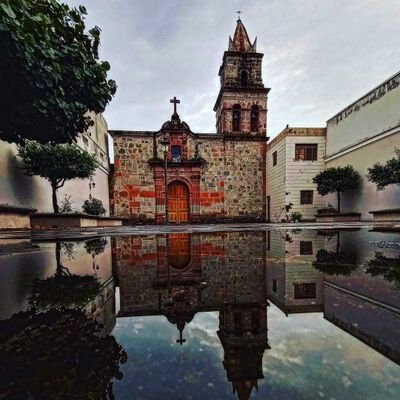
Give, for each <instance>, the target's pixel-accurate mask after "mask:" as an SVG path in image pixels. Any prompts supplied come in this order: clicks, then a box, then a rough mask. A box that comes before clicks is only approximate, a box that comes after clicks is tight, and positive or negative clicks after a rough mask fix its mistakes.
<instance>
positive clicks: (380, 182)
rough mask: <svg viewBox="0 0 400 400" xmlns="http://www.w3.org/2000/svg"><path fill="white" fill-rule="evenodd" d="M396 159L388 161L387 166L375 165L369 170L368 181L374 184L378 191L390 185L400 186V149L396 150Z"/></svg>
mask: <svg viewBox="0 0 400 400" xmlns="http://www.w3.org/2000/svg"><path fill="white" fill-rule="evenodd" d="M394 152H395V154H396V157H393V158H391V159H390V160H388V161H386V164H384V165H382V164H380V163H375V164H374V165H373V167H372V168H368V175H367V177H368V180H369V181H371V182H374V183H375V184H376V186H377V188H378V190H382V189H384V188H385V187H386V186H388V185H399V186H400V149H395V151H394Z"/></svg>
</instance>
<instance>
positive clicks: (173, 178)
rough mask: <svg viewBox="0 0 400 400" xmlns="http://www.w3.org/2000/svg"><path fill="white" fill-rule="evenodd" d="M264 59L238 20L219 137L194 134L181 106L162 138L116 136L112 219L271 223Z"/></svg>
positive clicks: (225, 74) (225, 65)
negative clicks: (266, 162)
mask: <svg viewBox="0 0 400 400" xmlns="http://www.w3.org/2000/svg"><path fill="white" fill-rule="evenodd" d="M262 58H263V54H262V53H258V52H257V49H256V39H255V40H254V42H253V43H252V42H251V41H250V39H249V36H248V34H247V32H246V29H245V27H244V25H243V23H242V21H241V20H240V19H239V20H238V21H237V26H236V30H235V33H234V36H233V38H229V48H228V50H227V51H225V53H224V55H223V60H222V65H221V67H220V69H219V76H220V81H221V87H220V91H219V93H218V96H217V100H216V102H215V106H214V111H215V113H216V133H195V132H193V131H192V130H191V129H190V127H189V125H188V124H187V123H186V122H184V121H183V120H181V118H180V116H179V114H178V112H177V103H179V100H177V99H176V98H174V99H173V100H171V102H172V103H174V112H173V114H172V116H171V119H170V120H169V121H166V122H165V123H164V124H162V126H161V129H159V130H158V131H115V130H114V131H110V134H111V136H112V137H113V141H114V171H113V174H112V178H111V188H110V189H111V190H110V192H111V199H110V206H111V212H112V214H113V215H116V216H121V217H127V218H129V219H130V220H131V221H143V222H156V223H163V222H165V221H169V222H174V223H184V222H197V221H202V222H207V221H214V222H215V221H219V220H221V221H249V222H250V221H252V222H256V221H264V220H265V215H266V195H265V193H266V164H265V160H266V151H267V140H268V137H267V95H268V92H269V89H268V88H266V87H264V84H263V81H262V74H261V69H262V68H261V67H262ZM165 156H166V162H165ZM166 206H167V207H166Z"/></svg>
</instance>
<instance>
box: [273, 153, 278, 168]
mask: <svg viewBox="0 0 400 400" xmlns="http://www.w3.org/2000/svg"><path fill="white" fill-rule="evenodd" d="M276 164H278V152H277V151H275V152H274V153H272V165H273V166H274V165H276Z"/></svg>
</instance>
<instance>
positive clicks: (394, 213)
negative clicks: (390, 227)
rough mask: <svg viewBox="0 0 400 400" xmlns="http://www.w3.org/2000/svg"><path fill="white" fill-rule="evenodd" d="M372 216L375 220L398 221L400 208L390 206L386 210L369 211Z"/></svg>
mask: <svg viewBox="0 0 400 400" xmlns="http://www.w3.org/2000/svg"><path fill="white" fill-rule="evenodd" d="M369 213H370V214H372V215H373V216H374V221H375V222H399V221H400V208H391V209H386V210H377V211H370V212H369Z"/></svg>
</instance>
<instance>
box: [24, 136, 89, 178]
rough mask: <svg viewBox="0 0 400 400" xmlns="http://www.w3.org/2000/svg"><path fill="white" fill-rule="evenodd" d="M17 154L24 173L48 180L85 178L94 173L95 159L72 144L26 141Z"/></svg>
mask: <svg viewBox="0 0 400 400" xmlns="http://www.w3.org/2000/svg"><path fill="white" fill-rule="evenodd" d="M18 155H19V156H20V157H21V160H22V168H23V170H24V172H25V174H26V175H28V176H32V175H39V176H41V177H42V178H45V179H47V180H48V181H50V182H57V183H59V182H62V181H64V180H70V179H76V178H78V179H87V178H89V177H91V176H92V175H93V174H94V171H95V170H96V167H97V162H96V159H95V158H94V157H93V156H91V155H90V154H89V153H88V152H86V151H83V150H80V149H78V148H77V147H76V146H75V145H72V144H57V145H51V144H40V143H38V142H34V141H27V142H26V143H25V145H23V146H19V149H18Z"/></svg>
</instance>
